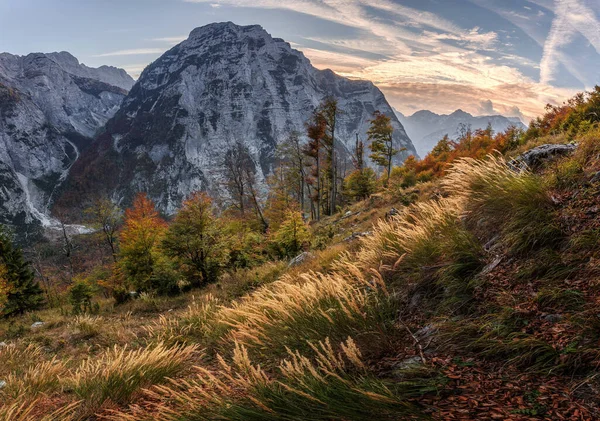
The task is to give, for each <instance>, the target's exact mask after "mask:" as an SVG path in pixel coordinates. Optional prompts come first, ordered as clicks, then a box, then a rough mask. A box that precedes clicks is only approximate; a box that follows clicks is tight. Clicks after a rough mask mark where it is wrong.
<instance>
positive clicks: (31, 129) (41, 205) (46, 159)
mask: <svg viewBox="0 0 600 421" xmlns="http://www.w3.org/2000/svg"><path fill="white" fill-rule="evenodd" d="M114 84H117V85H114ZM132 84H133V79H131V78H130V77H128V76H127V74H126V73H125V72H124V71H122V70H119V69H115V68H108V67H104V68H100V69H92V68H89V67H86V66H84V65H80V64H79V62H78V61H77V59H76V58H75V57H73V56H71V55H70V54H68V53H64V52H63V53H52V54H41V53H35V54H30V55H28V56H24V57H20V56H14V55H11V54H6V53H3V54H0V223H2V224H7V225H15V226H17V227H18V228H20V229H21V230H25V232H26V231H27V229H25V228H32V227H35V226H36V225H37V226H39V225H45V226H49V225H52V224H53V223H54V221H52V220H51V219H50V218H48V217H47V216H46V213H47V208H48V206H49V203H50V201H51V200H52V197H53V194H54V192H55V190H56V188H57V187H58V186H59V185H60V184H61V183H62V182H63V181H64V180H65V178H66V176H67V174H68V171H69V169H70V168H71V166H72V164H73V162H75V161H76V160H77V158H78V157H79V155H80V151H82V150H84V149H85V148H86V147H87V146H88V145H89V143H90V142H91V139H92V138H93V137H94V136H95V135H96V133H97V131H98V129H99V128H100V127H102V126H103V125H104V124H105V123H106V121H107V120H108V119H109V118H110V117H112V116H113V115H114V114H115V113H116V112H117V110H118V109H119V106H120V105H121V102H122V100H123V98H124V97H125V95H126V94H127V90H126V88H128V87H130V86H131V85H132Z"/></svg>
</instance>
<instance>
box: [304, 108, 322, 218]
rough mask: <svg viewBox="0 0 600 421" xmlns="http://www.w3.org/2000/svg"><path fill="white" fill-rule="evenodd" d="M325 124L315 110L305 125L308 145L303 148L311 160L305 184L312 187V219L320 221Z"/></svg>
mask: <svg viewBox="0 0 600 421" xmlns="http://www.w3.org/2000/svg"><path fill="white" fill-rule="evenodd" d="M326 126H327V122H326V121H325V119H324V117H323V115H322V114H321V113H320V112H319V110H318V109H317V110H315V112H313V115H312V116H311V119H310V120H309V121H308V123H306V134H307V135H308V139H309V140H308V143H307V144H306V145H305V147H304V154H305V155H306V156H307V157H308V158H310V159H312V160H313V165H312V171H311V173H310V176H308V177H307V180H306V183H307V184H308V185H309V186H312V187H313V195H312V197H311V200H312V203H313V206H314V215H313V219H316V220H317V221H318V220H320V219H321V199H322V196H323V188H322V186H323V181H322V174H321V152H322V147H323V139H324V137H325V131H326Z"/></svg>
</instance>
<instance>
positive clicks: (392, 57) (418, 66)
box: [183, 0, 600, 119]
mask: <svg viewBox="0 0 600 421" xmlns="http://www.w3.org/2000/svg"><path fill="white" fill-rule="evenodd" d="M183 1H186V2H194V3H205V4H211V3H212V4H219V5H223V6H230V7H251V8H263V9H282V10H288V11H293V12H298V13H303V14H306V15H311V16H314V17H317V18H319V19H324V20H327V21H330V22H334V23H337V24H341V25H345V26H348V27H352V28H355V29H359V30H360V32H361V34H363V35H361V36H360V37H356V38H351V39H328V38H327V37H324V36H321V37H320V38H318V39H317V38H313V39H304V40H301V39H295V41H296V42H297V44H295V45H294V47H296V48H298V49H300V50H302V51H303V52H304V53H305V55H306V56H307V57H308V58H310V59H311V61H312V62H313V64H314V65H315V66H316V67H318V68H331V69H332V70H334V71H336V72H338V73H339V74H341V75H343V76H347V77H350V78H360V79H369V80H371V81H373V82H374V83H375V84H377V85H378V86H379V87H380V88H381V89H382V90H383V91H384V92H385V93H386V95H387V96H388V98H389V100H390V102H391V103H392V104H393V105H394V106H396V107H397V108H399V109H401V110H403V111H407V110H408V111H410V110H409V109H410V108H412V107H413V105H414V104H419V107H420V108H429V109H431V110H433V111H436V112H452V111H454V109H456V108H457V107H460V108H465V109H468V110H469V111H470V112H473V113H481V112H484V111H485V113H486V114H492V113H493V112H494V111H495V112H511V113H513V114H515V116H519V117H520V118H524V119H530V118H532V117H534V116H536V115H538V114H539V113H541V112H543V107H544V105H545V104H546V103H548V102H550V103H560V102H562V101H563V100H564V99H565V98H567V97H568V96H570V95H572V94H573V93H574V91H573V90H569V89H557V88H555V87H553V86H552V85H551V83H552V81H553V75H554V73H555V72H556V63H557V61H559V60H564V58H563V57H562V55H561V54H562V53H561V52H560V49H561V48H562V47H563V45H562V44H561V43H568V42H569V40H570V38H569V35H570V34H571V33H572V31H573V28H572V26H573V25H574V22H579V23H578V24H577V25H579V24H580V23H585V24H586V25H588V26H590V28H589V29H581V30H582V31H584V32H586V33H587V35H586V38H587V39H588V40H590V42H591V43H592V44H593V45H595V43H596V39H597V40H598V41H597V42H598V44H599V45H600V33H599V34H598V36H596V35H595V33H596V32H598V31H600V29H599V28H600V27H599V26H598V25H592V23H593V22H596V20H595V15H594V14H593V13H592V14H589V13H588V12H589V10H588V9H589V8H587V6H585V4H584V3H583V1H584V0H556V1H557V2H558V3H561V4H566V6H564V7H565V8H566V9H565V10H564V11H563V12H561V13H562V15H564V16H566V17H563V20H560V16H562V15H561V14H560V13H559V12H560V11H557V9H558V8H560V5H557V7H554V3H553V0H533V1H531V0H530V3H529V5H530V6H533V7H530V8H529V9H525V8H521V9H518V11H516V12H515V14H513V15H512V18H511V19H516V20H515V21H520V22H521V23H523V22H528V25H533V24H534V23H535V19H536V18H535V17H536V16H537V14H538V13H539V12H540V11H541V12H542V13H543V14H544V16H548V18H546V19H545V22H546V24H547V25H549V24H550V22H551V21H550V15H551V14H552V13H553V11H554V12H555V13H556V14H557V18H556V19H557V20H555V23H556V25H555V27H553V34H551V35H552V37H549V38H550V39H549V40H547V41H546V40H545V39H544V38H545V37H544V36H541V37H537V36H536V41H537V42H538V43H539V44H540V46H541V44H544V43H545V44H546V46H545V51H546V53H547V54H544V56H545V59H544V60H542V63H541V64H539V63H538V61H537V57H535V55H531V51H530V50H529V49H531V44H533V46H535V45H536V43H535V41H531V44H527V47H524V48H523V49H521V50H519V49H517V50H516V51H515V48H514V44H517V43H519V42H520V41H521V40H520V39H516V38H512V37H513V34H514V31H513V32H511V30H503V29H502V27H501V26H500V25H495V26H494V28H495V30H494V31H490V30H486V29H484V25H485V24H486V22H482V26H473V27H471V28H465V27H461V26H460V25H458V24H457V23H455V22H453V21H451V20H449V19H447V18H446V17H444V16H440V15H438V14H435V13H431V12H427V11H424V10H419V9H415V8H411V7H408V6H406V5H403V4H401V2H398V1H390V0H287V1H285V2H282V1H280V0H254V1H249V0H219V1H218V2H215V0H183ZM471 1H472V2H473V3H477V4H481V5H482V6H483V7H487V8H488V9H490V10H498V9H497V8H495V7H492V6H491V5H492V4H494V2H493V1H492V0H471ZM469 4H470V2H467V1H465V7H468V5H469ZM473 7H477V6H473ZM528 7H529V6H528ZM542 9H543V10H542ZM567 9H568V10H567ZM503 10H504V11H506V10H507V9H506V8H503ZM515 10H517V9H515ZM521 12H522V13H521ZM498 13H500V12H498ZM508 15H509V13H504V14H502V13H500V16H498V15H497V14H496V15H495V16H496V17H498V18H499V19H500V20H501V19H502V17H501V16H503V17H504V19H507V20H505V23H506V24H507V25H510V24H509V23H508V22H509V21H510V22H512V20H511V19H509V18H508V17H507V16H508ZM590 16H591V17H590ZM565 19H566V20H565ZM565 22H566V23H565ZM512 27H513V26H512V25H511V26H509V28H512ZM496 28H497V29H496ZM538 32H540V33H541V31H539V30H538ZM530 36H531V35H530ZM565 37H566V38H565ZM309 41H310V42H309ZM319 43H320V45H319ZM565 45H567V44H565ZM334 47H335V48H334ZM517 51H523V52H522V53H521V55H519V53H518V52H517ZM540 51H541V49H540ZM523 54H528V56H527V57H522V55H523ZM378 55H379V56H378ZM532 57H533V58H535V60H536V61H533V60H532ZM538 67H540V71H541V72H542V74H543V75H544V77H542V83H540V82H539V81H538V80H536V79H537V70H538ZM573 67H576V66H571V68H572V70H573V72H575V71H576V68H573ZM523 72H525V73H526V74H527V76H526V75H525V74H524V73H523ZM483 99H487V100H486V101H484V103H482V100H483ZM487 101H490V102H489V103H488V102H487ZM491 101H493V102H491Z"/></svg>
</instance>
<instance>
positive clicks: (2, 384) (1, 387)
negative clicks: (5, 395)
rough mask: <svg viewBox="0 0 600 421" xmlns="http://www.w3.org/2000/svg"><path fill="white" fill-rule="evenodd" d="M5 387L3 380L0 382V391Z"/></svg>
mask: <svg viewBox="0 0 600 421" xmlns="http://www.w3.org/2000/svg"><path fill="white" fill-rule="evenodd" d="M5 387H6V382H5V381H4V380H0V389H4V388H5Z"/></svg>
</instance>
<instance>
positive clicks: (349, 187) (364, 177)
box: [344, 133, 377, 200]
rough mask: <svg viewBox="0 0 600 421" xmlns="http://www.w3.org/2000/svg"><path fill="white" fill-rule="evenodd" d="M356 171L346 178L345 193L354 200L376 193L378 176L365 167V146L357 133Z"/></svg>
mask: <svg viewBox="0 0 600 421" xmlns="http://www.w3.org/2000/svg"><path fill="white" fill-rule="evenodd" d="M352 165H353V166H354V171H353V172H351V173H350V175H348V177H346V178H345V179H344V193H345V194H346V195H347V196H349V197H351V198H352V199H354V200H363V199H367V198H369V197H370V196H371V195H372V194H373V193H375V188H376V185H377V178H376V175H375V171H373V170H372V169H371V168H368V167H365V146H364V143H363V142H362V140H360V139H359V138H358V133H357V134H356V145H355V146H354V150H353V151H352Z"/></svg>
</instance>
